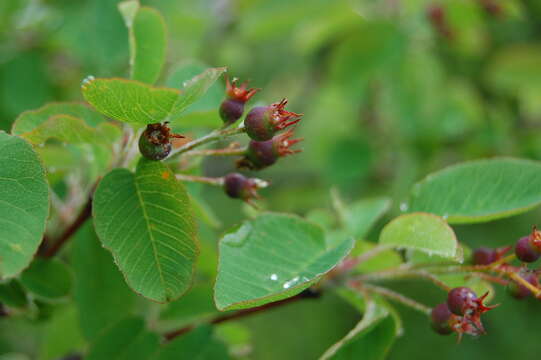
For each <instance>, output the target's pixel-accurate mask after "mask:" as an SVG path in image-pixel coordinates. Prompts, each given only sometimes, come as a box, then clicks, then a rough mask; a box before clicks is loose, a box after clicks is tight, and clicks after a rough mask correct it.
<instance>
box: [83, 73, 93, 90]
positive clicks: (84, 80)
mask: <svg viewBox="0 0 541 360" xmlns="http://www.w3.org/2000/svg"><path fill="white" fill-rule="evenodd" d="M94 80H96V78H95V77H94V76H93V75H88V76H87V77H85V78H84V79H83V81H82V82H81V87H82V88H83V89H84V88H85V86H86V85H88V84H89V83H91V82H92V81H94Z"/></svg>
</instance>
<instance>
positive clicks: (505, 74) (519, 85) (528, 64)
mask: <svg viewBox="0 0 541 360" xmlns="http://www.w3.org/2000/svg"><path fill="white" fill-rule="evenodd" d="M540 66H541V46H539V45H538V44H519V45H512V46H507V47H504V48H502V49H501V50H499V51H498V52H496V54H494V56H493V57H491V62H490V63H489V65H488V66H487V67H486V71H485V77H486V80H487V82H488V83H489V84H490V85H491V86H492V87H493V88H494V89H496V90H499V91H501V92H503V93H507V94H509V95H512V96H515V95H516V94H517V92H519V91H522V90H525V89H528V88H531V87H534V88H536V89H539V88H540V87H541V76H540V75H539V67H540Z"/></svg>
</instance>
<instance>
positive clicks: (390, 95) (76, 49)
mask: <svg viewBox="0 0 541 360" xmlns="http://www.w3.org/2000/svg"><path fill="white" fill-rule="evenodd" d="M117 3H118V1H117V0H79V1H70V0H18V1H13V0H8V1H0V129H4V130H7V129H9V128H10V124H11V123H12V122H13V121H14V119H15V118H16V116H17V115H18V114H20V113H21V112H23V111H25V110H29V109H35V108H38V107H40V106H42V105H44V104H45V103H46V102H50V101H66V100H82V96H81V93H80V83H81V81H82V79H83V78H85V77H86V76H88V75H95V76H100V77H110V76H127V72H128V66H127V64H128V57H129V51H128V41H127V39H128V31H127V30H126V27H125V26H124V23H123V20H122V17H121V15H120V13H119V12H118V10H117V7H116V5H117ZM141 3H142V4H143V5H148V6H152V7H155V8H157V9H158V10H160V11H161V12H162V13H163V14H164V16H165V19H166V23H167V25H168V38H169V43H170V46H169V51H168V53H167V58H166V69H167V71H166V74H165V75H164V76H163V79H161V80H162V81H163V80H166V79H168V80H167V82H168V83H169V84H170V82H178V81H180V79H185V78H186V74H190V75H191V74H193V73H197V71H198V70H200V69H201V68H203V67H204V66H227V67H228V68H229V73H230V74H231V75H233V76H238V77H240V78H241V79H250V80H251V84H252V85H253V86H255V87H260V88H264V89H265V91H263V92H261V93H260V94H258V95H257V96H256V102H261V103H268V102H274V101H276V100H279V99H281V98H282V97H288V98H289V99H290V104H291V110H292V111H295V112H302V113H304V114H305V120H304V121H303V122H302V124H301V126H300V127H299V132H300V133H301V135H302V136H303V137H305V139H306V140H305V142H304V152H303V153H301V154H300V155H298V156H297V157H295V158H290V159H284V160H282V161H281V166H279V167H276V168H272V169H271V170H265V171H264V173H263V176H264V177H265V178H268V179H270V180H271V181H272V183H273V186H272V187H271V188H269V190H266V191H263V192H262V193H263V195H264V196H265V198H266V200H265V201H264V202H263V203H264V205H265V207H266V208H268V209H271V210H280V211H291V212H297V213H301V214H307V213H308V212H310V211H313V209H324V208H326V209H328V208H330V206H331V200H330V199H331V198H330V196H329V189H330V188H331V187H335V188H337V189H339V190H340V192H341V194H342V195H343V197H344V198H345V199H347V201H348V202H349V201H352V202H353V201H356V200H358V199H360V198H362V197H375V196H379V195H385V196H387V195H390V196H391V197H392V199H393V205H392V211H391V213H390V214H389V215H388V216H387V217H386V218H385V219H384V221H387V220H388V219H389V218H390V217H391V216H395V215H397V214H398V213H399V211H400V204H402V203H403V201H405V199H406V197H407V192H408V191H409V189H410V187H411V185H412V184H413V183H414V182H415V181H417V180H419V179H421V178H422V177H423V176H424V175H426V174H427V173H429V172H432V171H434V170H437V169H440V168H442V167H444V166H446V165H449V164H453V163H456V162H459V161H465V160H470V159H477V158H483V157H491V156H495V155H512V156H520V157H526V158H530V159H537V160H541V142H539V140H538V139H539V135H540V134H541V126H540V118H541V105H540V104H541V75H540V74H541V73H540V72H539V69H540V68H541V42H540V41H539V39H540V36H541V2H539V1H538V0H505V1H504V0H492V1H483V0H440V1H437V2H435V0H411V1H406V0H402V1H400V0H381V1H376V0H311V1H309V2H308V1H306V0H273V1H265V0H201V1H192V0H147V1H145V0H141ZM489 3H494V4H496V5H497V6H498V9H499V10H498V11H495V10H494V9H493V8H490V7H488V5H487V4H489ZM433 6H441V7H442V9H443V10H444V14H445V16H444V26H442V24H441V23H438V22H437V21H435V20H434V19H433V18H432V19H431V18H430V15H429V14H430V11H429V9H431V8H433ZM202 64H204V65H202ZM176 79H179V80H176ZM210 93H211V95H212V94H213V95H212V96H213V98H212V99H209V98H207V101H210V103H213V104H215V103H216V101H219V99H220V93H221V91H217V90H216V89H214V90H211V92H210ZM209 108H212V106H209V104H206V103H200V104H199V105H198V107H197V108H196V111H195V112H193V113H191V114H187V115H186V121H187V124H186V128H185V129H183V130H184V131H187V132H189V133H190V132H192V133H195V132H198V131H200V130H201V129H205V128H206V127H209V126H210V127H212V126H213V124H216V123H214V122H213V121H212V118H210V119H209V115H208V114H206V113H205V110H208V109H209ZM188 124H189V126H188ZM52 150H54V149H50V150H48V151H52ZM59 153H62V156H63V157H64V158H65V159H64V160H63V162H62V163H60V161H59V160H58V161H59V164H58V168H59V169H61V168H62V167H63V166H66V164H65V163H64V162H70V161H72V162H78V160H77V159H78V156H77V154H69V153H66V152H65V151H61V150H59ZM58 155H60V154H58ZM44 156H47V154H44ZM51 156H52V157H54V158H55V159H59V157H58V156H56V155H52V154H51ZM204 169H205V172H206V173H208V174H209V175H222V174H223V173H225V172H226V171H229V170H231V169H232V165H229V163H227V165H225V164H224V162H223V161H217V160H216V159H211V160H208V161H206V162H205V163H204ZM191 190H195V191H192V194H197V198H198V199H204V200H205V202H206V203H208V204H212V206H211V208H210V211H212V214H211V218H212V219H219V222H220V223H222V224H224V225H231V224H233V223H235V222H238V221H239V220H240V219H242V218H243V217H244V216H245V214H246V208H245V207H243V206H242V205H241V204H240V202H235V201H232V200H230V199H227V198H225V197H224V196H223V194H222V192H221V190H220V189H207V188H205V189H202V188H197V187H193V188H191ZM194 196H195V195H194ZM322 211H323V210H322ZM540 214H541V213H540V211H539V210H537V211H534V212H531V213H529V214H526V215H521V216H519V217H515V218H511V219H506V220H500V221H496V222H492V223H489V224H483V225H468V226H458V227H455V230H456V231H457V235H458V237H459V239H460V240H461V241H463V242H464V243H465V244H467V245H468V246H470V247H475V246H478V245H481V244H482V245H487V246H499V245H504V244H508V243H510V242H511V241H513V240H514V239H515V238H517V237H518V236H520V235H523V234H524V233H526V232H527V229H528V228H529V227H530V226H531V224H532V223H535V222H536V220H537V219H538V218H539V215H540ZM384 221H380V222H379V223H378V225H379V226H378V227H377V229H376V230H375V231H373V232H372V233H371V234H368V236H367V239H368V240H370V239H372V240H373V239H374V238H375V235H376V234H378V233H379V230H380V229H381V224H383V223H384ZM214 222H216V221H214ZM200 227H201V231H200V232H201V242H202V245H201V246H202V249H203V251H202V254H203V257H202V259H201V260H200V265H199V266H200V270H199V273H198V276H199V277H200V279H198V282H199V283H200V284H202V285H201V286H199V287H195V288H194V290H193V291H194V294H192V295H193V296H194V297H195V298H197V294H196V292H198V291H203V292H205V293H206V290H205V284H208V282H209V279H212V278H213V276H214V273H213V272H214V271H215V268H216V267H215V263H216V256H217V255H216V252H215V251H216V246H215V242H216V239H217V238H218V233H217V230H216V229H215V227H214V228H213V227H211V226H208V225H205V224H201V225H200ZM81 246H82V245H81V244H79V245H76V247H75V248H72V249H71V250H73V251H72V256H71V258H70V259H71V261H73V259H77V258H81V256H82V255H81V254H80V251H81ZM93 251H98V249H94V250H93ZM104 271H105V270H104ZM426 287H427V286H426V284H424V283H423V284H418V283H416V282H408V283H405V284H401V285H400V289H401V290H403V291H404V292H405V293H409V294H412V295H418V294H423V297H424V298H423V299H422V301H423V302H425V303H427V304H434V303H436V302H440V301H441V300H442V294H441V293H440V292H438V290H433V291H432V290H430V291H427V290H426ZM81 291H83V290H81V289H77V290H76V294H75V296H78V294H79V293H80V292H81ZM98 291H99V290H98ZM502 296H504V295H503V294H502V295H498V297H497V298H496V302H500V301H501V302H502V303H504V305H503V306H501V307H500V308H498V311H494V313H491V314H490V316H489V317H488V319H487V322H488V323H487V324H486V325H487V328H488V331H489V334H490V335H489V336H486V337H483V338H482V339H479V340H476V341H472V340H471V339H465V340H464V341H463V343H462V344H461V345H460V346H459V347H457V346H456V345H455V343H454V341H453V340H452V339H450V338H443V337H438V336H437V335H435V334H433V333H432V332H430V330H429V328H428V323H427V321H426V319H425V318H423V317H422V316H419V315H418V314H412V313H411V312H410V311H407V310H405V311H404V312H403V313H404V314H405V318H404V326H405V334H404V335H403V336H402V337H401V338H399V339H398V340H397V342H396V344H395V346H394V347H393V349H392V350H391V354H390V358H391V359H410V358H412V357H414V358H416V359H432V358H433V357H434V354H436V353H437V354H438V358H439V359H441V360H446V359H455V358H456V356H457V354H460V357H462V358H467V359H473V358H476V359H487V358H495V359H501V358H511V357H512V356H514V357H518V358H522V359H534V358H536V355H535V354H536V350H537V348H538V345H537V343H538V339H537V336H536V335H537V328H538V325H537V324H539V320H540V319H541V307H539V304H537V306H536V304H534V301H533V300H529V301H525V302H521V303H518V302H517V303H515V302H514V301H513V300H510V299H508V298H505V299H502ZM183 301H189V298H186V299H185V300H183ZM131 303H132V301H131V300H130V304H131ZM33 306H34V305H33ZM141 307H142V308H145V309H147V310H149V313H150V314H153V313H156V311H153V309H154V308H158V309H161V306H158V305H148V304H147V305H141ZM154 310H155V309H154ZM400 310H403V309H402V308H401V309H400ZM201 311H202V312H208V309H205V308H204V309H201ZM32 312H33V313H34V315H33V318H34V320H33V321H34V322H33V323H30V322H29V320H27V319H21V318H15V319H0V355H3V354H14V355H13V358H18V357H17V355H16V354H17V353H24V354H29V355H31V356H32V358H38V357H39V358H44V359H49V358H51V359H52V358H54V356H58V354H60V353H61V351H66V350H69V351H76V350H77V351H80V350H83V347H82V346H83V345H81V344H82V341H83V340H82V335H80V334H79V333H77V332H76V331H75V330H72V329H73V328H74V327H75V325H74V322H75V321H76V318H78V317H80V315H79V316H78V317H76V316H75V314H74V312H75V310H74V309H73V308H72V307H65V306H64V307H62V306H56V307H54V308H52V309H50V308H48V305H40V304H39V303H38V304H37V305H36V306H35V308H33V310H32ZM166 314H167V315H166V316H165V317H167V318H168V323H167V324H169V321H170V320H171V319H174V318H179V319H181V318H183V320H182V319H181V320H182V321H185V317H186V316H187V315H189V314H184V313H183V311H182V309H180V308H178V307H177V308H176V309H175V307H172V308H170V309H169V310H168V312H167V313H166ZM316 314H317V316H316ZM85 316H88V314H85ZM85 316H83V318H84V317H85ZM150 316H152V315H150ZM43 318H52V319H53V320H52V322H50V323H40V322H39V321H40V319H43ZM356 320H357V315H356V313H355V312H354V311H353V309H352V308H349V307H348V305H345V303H344V302H343V301H341V300H339V299H337V298H334V297H324V299H323V300H322V301H320V300H318V301H308V302H307V304H295V305H291V306H289V307H284V308H282V309H278V310H275V311H272V312H268V313H265V314H261V315H258V316H255V317H252V318H249V319H246V320H242V321H240V322H239V323H238V328H235V327H233V328H232V329H227V328H225V329H222V331H217V335H216V336H218V337H220V338H223V339H222V340H223V341H225V342H226V343H230V344H232V345H234V346H232V349H237V351H235V353H234V354H233V355H235V356H236V357H238V358H246V359H251V358H253V359H303V358H306V359H312V358H315V357H316V356H318V355H319V354H321V353H322V352H323V351H324V349H325V348H326V347H328V346H329V345H330V344H332V343H333V342H335V341H336V340H337V339H339V338H340V337H341V336H343V335H344V334H345V333H346V332H347V331H348V329H349V328H351V326H353V324H354V323H355V322H356ZM36 321H37V325H36V323H35V322H36ZM53 325H54V326H55V327H62V328H63V329H64V333H66V332H70V337H71V339H70V343H67V344H66V343H59V344H54V343H50V342H51V341H50V339H51V338H52V336H53V335H52V334H51V331H53V330H52V329H51V326H53ZM157 326H158V325H157ZM162 326H165V325H163V324H162ZM239 329H240V330H239ZM219 330H220V329H219ZM54 331H59V330H58V328H55V330H54ZM21 334H24V335H22V336H21ZM237 334H240V335H237ZM247 334H248V335H247ZM84 335H86V336H88V334H84ZM239 336H240V337H241V338H240V339H239ZM247 338H248V339H249V340H247ZM519 343H520V346H517V344H519ZM239 344H241V345H239ZM246 344H248V345H246ZM10 358H11V357H10ZM21 358H26V357H24V356H22V355H21Z"/></svg>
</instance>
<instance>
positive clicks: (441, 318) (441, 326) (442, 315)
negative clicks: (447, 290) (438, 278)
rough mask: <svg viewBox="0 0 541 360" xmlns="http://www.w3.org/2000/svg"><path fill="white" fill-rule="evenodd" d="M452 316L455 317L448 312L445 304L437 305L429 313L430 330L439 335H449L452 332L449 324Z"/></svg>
mask: <svg viewBox="0 0 541 360" xmlns="http://www.w3.org/2000/svg"><path fill="white" fill-rule="evenodd" d="M453 316H455V315H453V313H452V312H451V310H449V307H448V306H447V304H446V303H442V304H439V305H437V306H436V307H434V308H433V309H432V312H431V313H430V320H431V322H430V324H431V326H432V329H433V330H434V331H435V332H437V333H438V334H441V335H449V334H451V333H452V332H453V328H452V324H451V322H452V318H453Z"/></svg>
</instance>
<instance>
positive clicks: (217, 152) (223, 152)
mask: <svg viewBox="0 0 541 360" xmlns="http://www.w3.org/2000/svg"><path fill="white" fill-rule="evenodd" d="M246 149H247V147H245V146H243V147H234V148H231V147H228V148H225V149H204V150H191V151H188V152H185V153H184V156H237V155H239V156H240V155H244V153H245V152H246Z"/></svg>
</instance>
